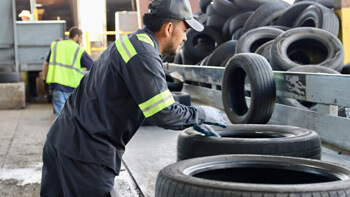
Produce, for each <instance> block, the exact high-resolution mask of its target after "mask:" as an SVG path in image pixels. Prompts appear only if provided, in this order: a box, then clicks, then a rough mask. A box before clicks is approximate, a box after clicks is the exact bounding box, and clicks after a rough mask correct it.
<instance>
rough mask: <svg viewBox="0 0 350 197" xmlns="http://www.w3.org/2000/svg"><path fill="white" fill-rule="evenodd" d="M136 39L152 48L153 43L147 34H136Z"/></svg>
mask: <svg viewBox="0 0 350 197" xmlns="http://www.w3.org/2000/svg"><path fill="white" fill-rule="evenodd" d="M137 38H138V39H139V40H141V41H143V42H146V43H148V44H150V45H152V46H153V47H154V42H153V41H152V39H151V38H150V37H149V36H148V35H147V34H137Z"/></svg>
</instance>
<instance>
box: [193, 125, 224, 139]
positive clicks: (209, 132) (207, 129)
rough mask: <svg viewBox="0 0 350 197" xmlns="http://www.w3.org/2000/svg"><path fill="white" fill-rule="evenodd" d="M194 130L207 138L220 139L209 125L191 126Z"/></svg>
mask: <svg viewBox="0 0 350 197" xmlns="http://www.w3.org/2000/svg"><path fill="white" fill-rule="evenodd" d="M193 128H194V130H196V131H199V132H201V133H204V134H205V135H207V136H215V137H221V136H220V135H219V134H218V133H217V132H216V131H215V130H214V129H213V128H211V126H210V125H207V124H201V125H193Z"/></svg>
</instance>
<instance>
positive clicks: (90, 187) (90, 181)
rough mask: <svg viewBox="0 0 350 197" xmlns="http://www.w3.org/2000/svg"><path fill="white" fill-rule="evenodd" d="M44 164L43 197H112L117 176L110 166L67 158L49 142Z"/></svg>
mask: <svg viewBox="0 0 350 197" xmlns="http://www.w3.org/2000/svg"><path fill="white" fill-rule="evenodd" d="M43 163H44V164H43V170H42V177H41V190H40V196H43V197H46V196H47V197H55V196H59V197H61V196H65V197H70V196H72V197H78V196H84V197H86V196H96V197H97V196H110V193H109V192H110V191H111V190H112V189H113V185H114V177H115V174H114V172H113V171H112V169H110V168H108V167H105V166H103V165H99V164H93V163H84V162H80V161H77V160H74V159H71V158H69V157H66V156H63V155H61V154H60V153H58V152H57V150H56V149H55V148H54V147H53V146H52V144H51V143H50V141H49V140H46V142H45V145H44V149H43Z"/></svg>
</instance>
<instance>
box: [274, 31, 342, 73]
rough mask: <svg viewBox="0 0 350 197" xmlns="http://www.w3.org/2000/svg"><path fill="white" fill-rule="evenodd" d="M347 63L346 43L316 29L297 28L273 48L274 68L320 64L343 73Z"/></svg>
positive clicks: (278, 41)
mask: <svg viewBox="0 0 350 197" xmlns="http://www.w3.org/2000/svg"><path fill="white" fill-rule="evenodd" d="M343 62H344V49H343V45H342V43H341V42H340V41H339V39H338V38H337V37H335V36H334V35H332V34H331V33H329V32H327V31H325V30H322V29H318V28H312V27H299V28H293V29H290V30H288V31H285V32H284V33H282V34H280V35H279V36H278V37H277V38H276V39H275V41H274V42H273V43H272V46H271V56H270V63H271V66H272V67H274V66H276V67H280V68H281V69H282V70H289V69H291V68H293V67H298V66H307V65H319V66H325V67H329V68H331V69H334V70H337V71H339V70H341V67H342V65H343Z"/></svg>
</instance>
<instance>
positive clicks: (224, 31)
mask: <svg viewBox="0 0 350 197" xmlns="http://www.w3.org/2000/svg"><path fill="white" fill-rule="evenodd" d="M237 16H238V15H232V16H231V17H229V18H228V19H226V21H225V23H224V25H223V26H222V30H221V31H222V35H223V37H224V40H225V41H227V40H231V34H230V22H231V20H232V19H234V18H235V17H237Z"/></svg>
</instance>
